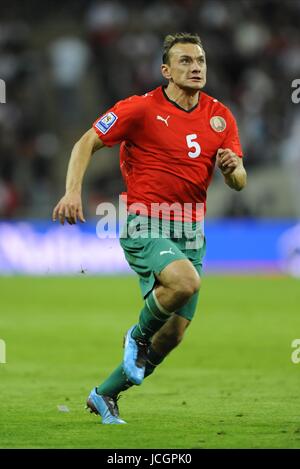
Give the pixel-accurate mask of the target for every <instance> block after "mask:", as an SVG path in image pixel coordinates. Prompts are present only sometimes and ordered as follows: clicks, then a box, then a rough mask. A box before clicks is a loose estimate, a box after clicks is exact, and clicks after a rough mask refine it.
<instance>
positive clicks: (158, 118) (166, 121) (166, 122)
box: [156, 116, 170, 127]
mask: <svg viewBox="0 0 300 469" xmlns="http://www.w3.org/2000/svg"><path fill="white" fill-rule="evenodd" d="M156 119H157V120H158V121H163V122H164V123H165V124H166V126H167V127H169V124H168V119H170V116H168V117H166V118H165V119H164V118H163V117H161V116H156Z"/></svg>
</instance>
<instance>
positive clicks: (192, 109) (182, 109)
mask: <svg viewBox="0 0 300 469" xmlns="http://www.w3.org/2000/svg"><path fill="white" fill-rule="evenodd" d="M161 90H162V92H163V95H164V97H165V98H166V100H167V101H169V103H171V104H173V106H176V107H177V108H178V109H180V110H181V111H183V112H187V113H188V114H189V113H190V112H193V111H194V110H195V109H196V108H197V107H198V105H199V103H200V98H201V91H200V93H199V99H198V103H197V104H195V106H193V107H192V108H191V109H189V110H188V111H187V110H186V109H184V108H183V107H181V106H179V104H177V103H176V102H175V101H172V99H170V98H169V97H168V95H167V93H166V92H165V86H164V85H163V86H162V87H161Z"/></svg>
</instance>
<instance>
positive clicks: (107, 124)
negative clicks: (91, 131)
mask: <svg viewBox="0 0 300 469" xmlns="http://www.w3.org/2000/svg"><path fill="white" fill-rule="evenodd" d="M117 119H118V117H117V116H116V114H114V113H113V112H108V113H107V114H105V116H103V117H101V119H99V120H98V122H96V124H95V126H96V127H97V129H98V130H100V132H101V133H103V134H106V132H108V131H109V129H110V128H111V127H112V126H113V125H114V124H115V123H116V121H117Z"/></svg>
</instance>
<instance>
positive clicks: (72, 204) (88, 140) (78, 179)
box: [52, 128, 105, 225]
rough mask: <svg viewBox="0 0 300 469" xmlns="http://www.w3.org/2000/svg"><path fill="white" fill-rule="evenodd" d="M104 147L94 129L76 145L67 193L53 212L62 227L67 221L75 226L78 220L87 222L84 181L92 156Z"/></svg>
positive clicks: (54, 217) (72, 154)
mask: <svg viewBox="0 0 300 469" xmlns="http://www.w3.org/2000/svg"><path fill="white" fill-rule="evenodd" d="M104 146H105V145H104V143H103V142H102V141H101V139H100V138H99V136H98V135H97V134H96V132H95V130H94V129H93V128H91V129H90V130H88V131H87V132H86V133H85V134H84V135H83V136H82V137H81V138H80V140H78V142H76V143H75V145H74V147H73V150H72V153H71V157H70V161H69V165H68V171H67V178H66V192H65V195H64V196H63V197H62V198H61V199H60V201H59V202H58V204H57V205H56V207H55V208H54V210H53V215H52V219H53V221H56V220H57V218H59V221H60V223H61V224H62V225H63V224H64V222H65V220H67V221H68V223H69V224H70V225H73V224H74V223H76V221H77V218H78V219H79V220H80V221H81V222H85V219H84V216H83V211H82V201H81V187H82V181H83V177H84V174H85V171H86V169H87V167H88V164H89V162H90V159H91V156H92V155H93V153H94V152H95V151H97V150H99V149H100V148H102V147H104Z"/></svg>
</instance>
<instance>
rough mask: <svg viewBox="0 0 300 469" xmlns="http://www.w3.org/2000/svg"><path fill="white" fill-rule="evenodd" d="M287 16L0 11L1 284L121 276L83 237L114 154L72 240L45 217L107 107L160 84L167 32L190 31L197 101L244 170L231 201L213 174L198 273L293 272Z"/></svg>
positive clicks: (204, 2) (295, 30)
mask: <svg viewBox="0 0 300 469" xmlns="http://www.w3.org/2000/svg"><path fill="white" fill-rule="evenodd" d="M299 15H300V2H299V1H297V0H287V1H285V2H281V1H279V0H278V1H276V0H241V1H239V2H236V1H235V0H227V1H226V2H224V1H219V0H212V1H211V0H199V1H195V0H183V1H169V0H160V1H151V2H150V1H146V0H141V1H135V0H127V1H123V2H121V1H119V2H118V1H114V0H104V1H94V0H93V1H87V0H73V1H70V0H66V1H64V2H56V1H55V2H53V1H47V0H46V1H45V2H43V8H41V7H40V4H39V3H38V2H37V1H33V0H32V1H30V2H26V6H25V3H23V2H20V1H15V0H11V1H10V2H3V3H2V4H1V20H0V78H1V79H2V80H4V81H5V83H6V104H0V217H1V221H0V273H4V274H10V273H22V272H24V273H38V274H46V273H48V274H56V273H77V272H78V271H79V270H80V269H81V266H82V268H86V269H87V271H88V272H90V273H95V272H112V273H113V272H123V271H126V272H128V271H129V269H128V268H127V265H126V263H125V261H124V258H123V255H122V252H121V250H120V248H119V247H118V243H117V241H115V240H109V241H108V240H106V241H103V240H98V239H97V238H96V234H95V233H96V231H95V225H96V222H97V217H96V206H97V204H99V203H100V202H102V201H114V202H115V203H117V199H118V195H119V194H120V192H122V190H123V182H122V178H121V175H120V171H119V163H118V148H114V149H107V150H104V151H101V152H100V153H97V154H96V155H95V157H94V159H93V162H92V165H91V167H90V168H89V171H88V173H87V176H86V179H85V187H84V201H85V202H84V207H85V215H86V217H87V219H88V224H87V226H85V227H84V229H81V228H80V227H72V228H71V229H69V227H68V228H67V229H64V230H62V229H60V227H57V226H54V225H52V224H51V222H50V217H51V212H52V209H53V206H54V205H55V204H56V203H57V200H58V198H59V197H61V195H62V194H63V191H64V179H65V173H66V167H67V161H68V159H69V156H70V151H71V149H72V146H73V144H74V143H75V141H76V140H77V139H78V138H79V137H80V136H81V134H82V133H83V132H85V131H86V130H87V129H88V128H89V127H90V126H91V124H92V122H93V121H94V120H95V119H96V117H97V116H99V115H100V114H101V113H103V112H104V111H105V110H106V109H107V108H108V107H110V106H111V105H112V104H113V103H115V102H116V101H117V100H119V99H122V98H124V97H126V96H128V95H131V94H143V93H144V92H146V91H147V90H150V89H152V88H154V87H156V86H158V85H159V84H160V83H161V82H162V79H161V75H160V63H161V46H162V40H163V37H164V36H165V34H166V33H168V32H174V31H196V32H198V33H199V34H200V36H201V38H202V40H203V43H204V47H205V49H206V53H207V61H208V83H207V86H206V88H205V91H206V92H207V93H208V94H211V95H213V96H215V97H217V98H218V99H220V100H221V101H222V102H224V103H225V104H226V105H228V106H229V107H230V108H231V109H232V111H233V112H234V114H235V116H236V118H237V121H238V124H239V129H240V136H241V141H242V144H243V148H244V153H245V155H246V159H245V165H246V167H247V170H248V173H249V183H248V187H247V189H246V190H245V191H243V192H242V193H234V192H233V191H230V190H228V188H227V187H225V185H224V183H223V179H222V177H221V175H220V174H219V172H217V173H216V175H215V178H214V181H213V184H212V186H211V188H210V191H209V198H208V213H207V223H206V233H207V238H208V253H207V259H206V264H207V270H208V271H210V270H217V271H218V270H221V271H223V272H224V271H225V272H226V271H228V270H229V271H232V270H234V271H245V270H246V271H247V272H248V271H249V270H250V271H255V272H257V271H258V272H270V271H271V272H278V271H280V269H285V270H286V271H289V272H290V273H293V274H295V275H297V274H298V275H300V274H299V270H300V267H299V263H300V262H299V260H298V258H299V256H300V254H299V251H300V234H299V231H300V229H299V228H298V227H297V221H298V219H299V217H300V185H299V176H300V150H299V148H300V131H299V129H300V112H299V110H300V107H299V106H300V104H299V105H298V106H297V105H296V104H293V103H292V100H291V93H292V88H291V83H292V81H293V80H294V79H295V78H298V77H300V41H299ZM70 242H71V243H73V246H74V251H73V252H75V251H77V255H76V256H75V257H76V259H75V260H74V259H73V260H72V262H70V259H69V256H68V257H65V255H64V253H65V252H66V246H67V245H68V246H69V247H70ZM101 243H102V244H103V246H102V244H101ZM230 243H232V245H233V246H234V248H233V249H228V247H229V246H230ZM83 245H84V247H85V249H84V250H80V246H83ZM224 246H226V247H227V248H226V249H224ZM109 248H111V249H110V250H108V249H109ZM95 252H97V253H98V254H95Z"/></svg>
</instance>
